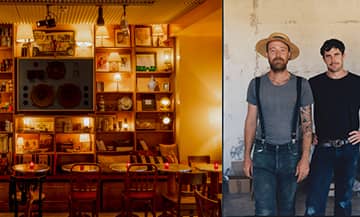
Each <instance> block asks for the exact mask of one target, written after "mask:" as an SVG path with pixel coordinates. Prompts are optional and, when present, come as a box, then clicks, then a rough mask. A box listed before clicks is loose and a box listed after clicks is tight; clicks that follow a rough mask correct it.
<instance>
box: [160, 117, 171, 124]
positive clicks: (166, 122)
mask: <svg viewBox="0 0 360 217" xmlns="http://www.w3.org/2000/svg"><path fill="white" fill-rule="evenodd" d="M170 122H171V118H170V117H168V116H165V117H163V118H162V123H163V124H165V125H168V124H170Z"/></svg>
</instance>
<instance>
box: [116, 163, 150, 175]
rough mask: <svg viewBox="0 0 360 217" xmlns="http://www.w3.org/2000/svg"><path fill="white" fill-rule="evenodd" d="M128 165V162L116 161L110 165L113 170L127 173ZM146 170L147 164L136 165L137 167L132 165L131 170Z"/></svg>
mask: <svg viewBox="0 0 360 217" xmlns="http://www.w3.org/2000/svg"><path fill="white" fill-rule="evenodd" d="M128 166H129V165H128V163H114V164H110V166H109V167H110V169H112V170H113V171H116V172H122V173H126V172H127V168H128ZM145 170H147V166H136V167H132V170H131V171H139V172H141V171H145Z"/></svg>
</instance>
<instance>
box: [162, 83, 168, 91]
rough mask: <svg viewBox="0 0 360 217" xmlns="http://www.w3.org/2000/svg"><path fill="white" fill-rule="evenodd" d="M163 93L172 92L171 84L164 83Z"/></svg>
mask: <svg viewBox="0 0 360 217" xmlns="http://www.w3.org/2000/svg"><path fill="white" fill-rule="evenodd" d="M162 91H170V83H169V82H164V83H162Z"/></svg>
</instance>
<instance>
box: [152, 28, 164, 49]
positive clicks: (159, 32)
mask: <svg viewBox="0 0 360 217" xmlns="http://www.w3.org/2000/svg"><path fill="white" fill-rule="evenodd" d="M163 35H164V31H163V29H162V25H161V24H154V25H153V28H152V36H154V37H156V46H159V45H160V37H161V36H163Z"/></svg>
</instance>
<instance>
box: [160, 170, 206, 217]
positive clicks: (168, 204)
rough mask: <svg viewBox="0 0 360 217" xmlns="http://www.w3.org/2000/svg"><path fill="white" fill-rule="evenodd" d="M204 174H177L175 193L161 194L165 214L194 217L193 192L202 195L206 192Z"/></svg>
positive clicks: (195, 213) (195, 211) (194, 203)
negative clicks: (197, 191) (196, 191)
mask: <svg viewBox="0 0 360 217" xmlns="http://www.w3.org/2000/svg"><path fill="white" fill-rule="evenodd" d="M206 179H207V173H206V172H200V171H196V172H184V173H179V178H178V186H177V193H176V194H170V193H165V194H163V195H162V196H163V199H164V203H165V214H166V215H167V214H168V212H170V214H171V215H176V216H177V217H180V216H196V215H197V209H196V201H195V194H194V190H196V189H197V190H199V191H201V192H202V193H205V191H206Z"/></svg>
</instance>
